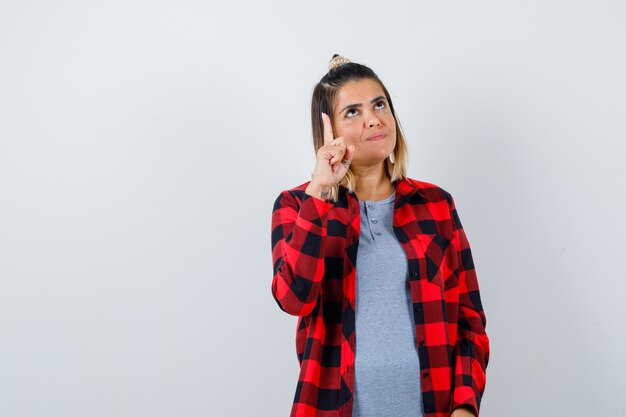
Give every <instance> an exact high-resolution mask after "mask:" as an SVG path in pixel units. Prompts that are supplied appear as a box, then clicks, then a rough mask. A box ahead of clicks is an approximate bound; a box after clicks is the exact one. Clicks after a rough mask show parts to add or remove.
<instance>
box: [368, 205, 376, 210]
mask: <svg viewBox="0 0 626 417" xmlns="http://www.w3.org/2000/svg"><path fill="white" fill-rule="evenodd" d="M367 207H369V208H371V209H372V210H374V209H375V208H376V206H375V205H373V204H369V205H368V206H367Z"/></svg>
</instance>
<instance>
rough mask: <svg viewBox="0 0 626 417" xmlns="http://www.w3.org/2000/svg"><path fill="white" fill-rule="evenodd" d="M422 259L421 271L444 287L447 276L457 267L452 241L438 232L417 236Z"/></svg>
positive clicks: (431, 281) (432, 281)
mask: <svg viewBox="0 0 626 417" xmlns="http://www.w3.org/2000/svg"><path fill="white" fill-rule="evenodd" d="M416 238H417V241H418V245H416V246H417V248H418V250H420V251H421V253H420V254H419V260H420V264H421V266H420V272H421V274H422V275H425V276H426V279H427V280H428V282H430V283H432V284H436V285H438V286H440V287H442V288H443V286H444V282H445V280H446V278H447V277H448V276H449V275H450V274H452V273H453V271H454V270H455V269H456V267H455V266H454V265H453V264H452V263H453V261H454V249H453V245H452V243H451V241H450V240H449V239H447V238H445V237H444V236H443V235H440V234H437V233H420V234H418V235H417V236H416Z"/></svg>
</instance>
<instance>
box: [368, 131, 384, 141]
mask: <svg viewBox="0 0 626 417" xmlns="http://www.w3.org/2000/svg"><path fill="white" fill-rule="evenodd" d="M384 137H385V134H384V133H377V134H375V135H373V136H370V137H369V138H367V140H381V139H383V138H384Z"/></svg>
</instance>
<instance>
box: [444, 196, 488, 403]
mask: <svg viewBox="0 0 626 417" xmlns="http://www.w3.org/2000/svg"><path fill="white" fill-rule="evenodd" d="M447 198H448V202H449V204H450V215H451V218H452V223H453V227H454V242H455V246H456V250H457V256H458V265H459V269H458V280H459V312H458V323H457V341H456V344H455V346H454V353H453V354H454V357H455V361H454V364H455V365H454V385H453V386H454V388H453V392H452V407H451V409H452V410H454V409H455V408H457V407H459V406H466V407H468V408H470V409H472V410H473V411H474V413H475V414H476V415H478V412H479V409H480V401H481V398H482V395H483V393H484V390H485V383H486V370H487V362H488V361H489V338H488V337H487V334H486V333H485V326H486V318H485V313H484V311H483V307H482V303H481V301H480V293H479V289H478V280H477V277H476V270H475V268H474V262H473V260H472V252H471V249H470V244H469V242H468V239H467V236H466V234H465V231H464V230H463V226H462V225H461V220H460V218H459V215H458V213H457V210H456V206H455V204H454V199H453V198H452V196H451V195H450V194H448V196H447Z"/></svg>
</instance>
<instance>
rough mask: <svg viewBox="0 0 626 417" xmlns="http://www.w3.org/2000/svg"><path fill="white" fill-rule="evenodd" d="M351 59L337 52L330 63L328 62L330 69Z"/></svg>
mask: <svg viewBox="0 0 626 417" xmlns="http://www.w3.org/2000/svg"><path fill="white" fill-rule="evenodd" d="M349 62H352V61H350V60H349V59H348V58H344V57H342V56H341V55H339V54H335V55H333V58H332V59H331V60H330V63H329V64H328V70H329V71H330V70H333V69H335V68H338V67H340V66H342V65H343V64H347V63H349Z"/></svg>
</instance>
